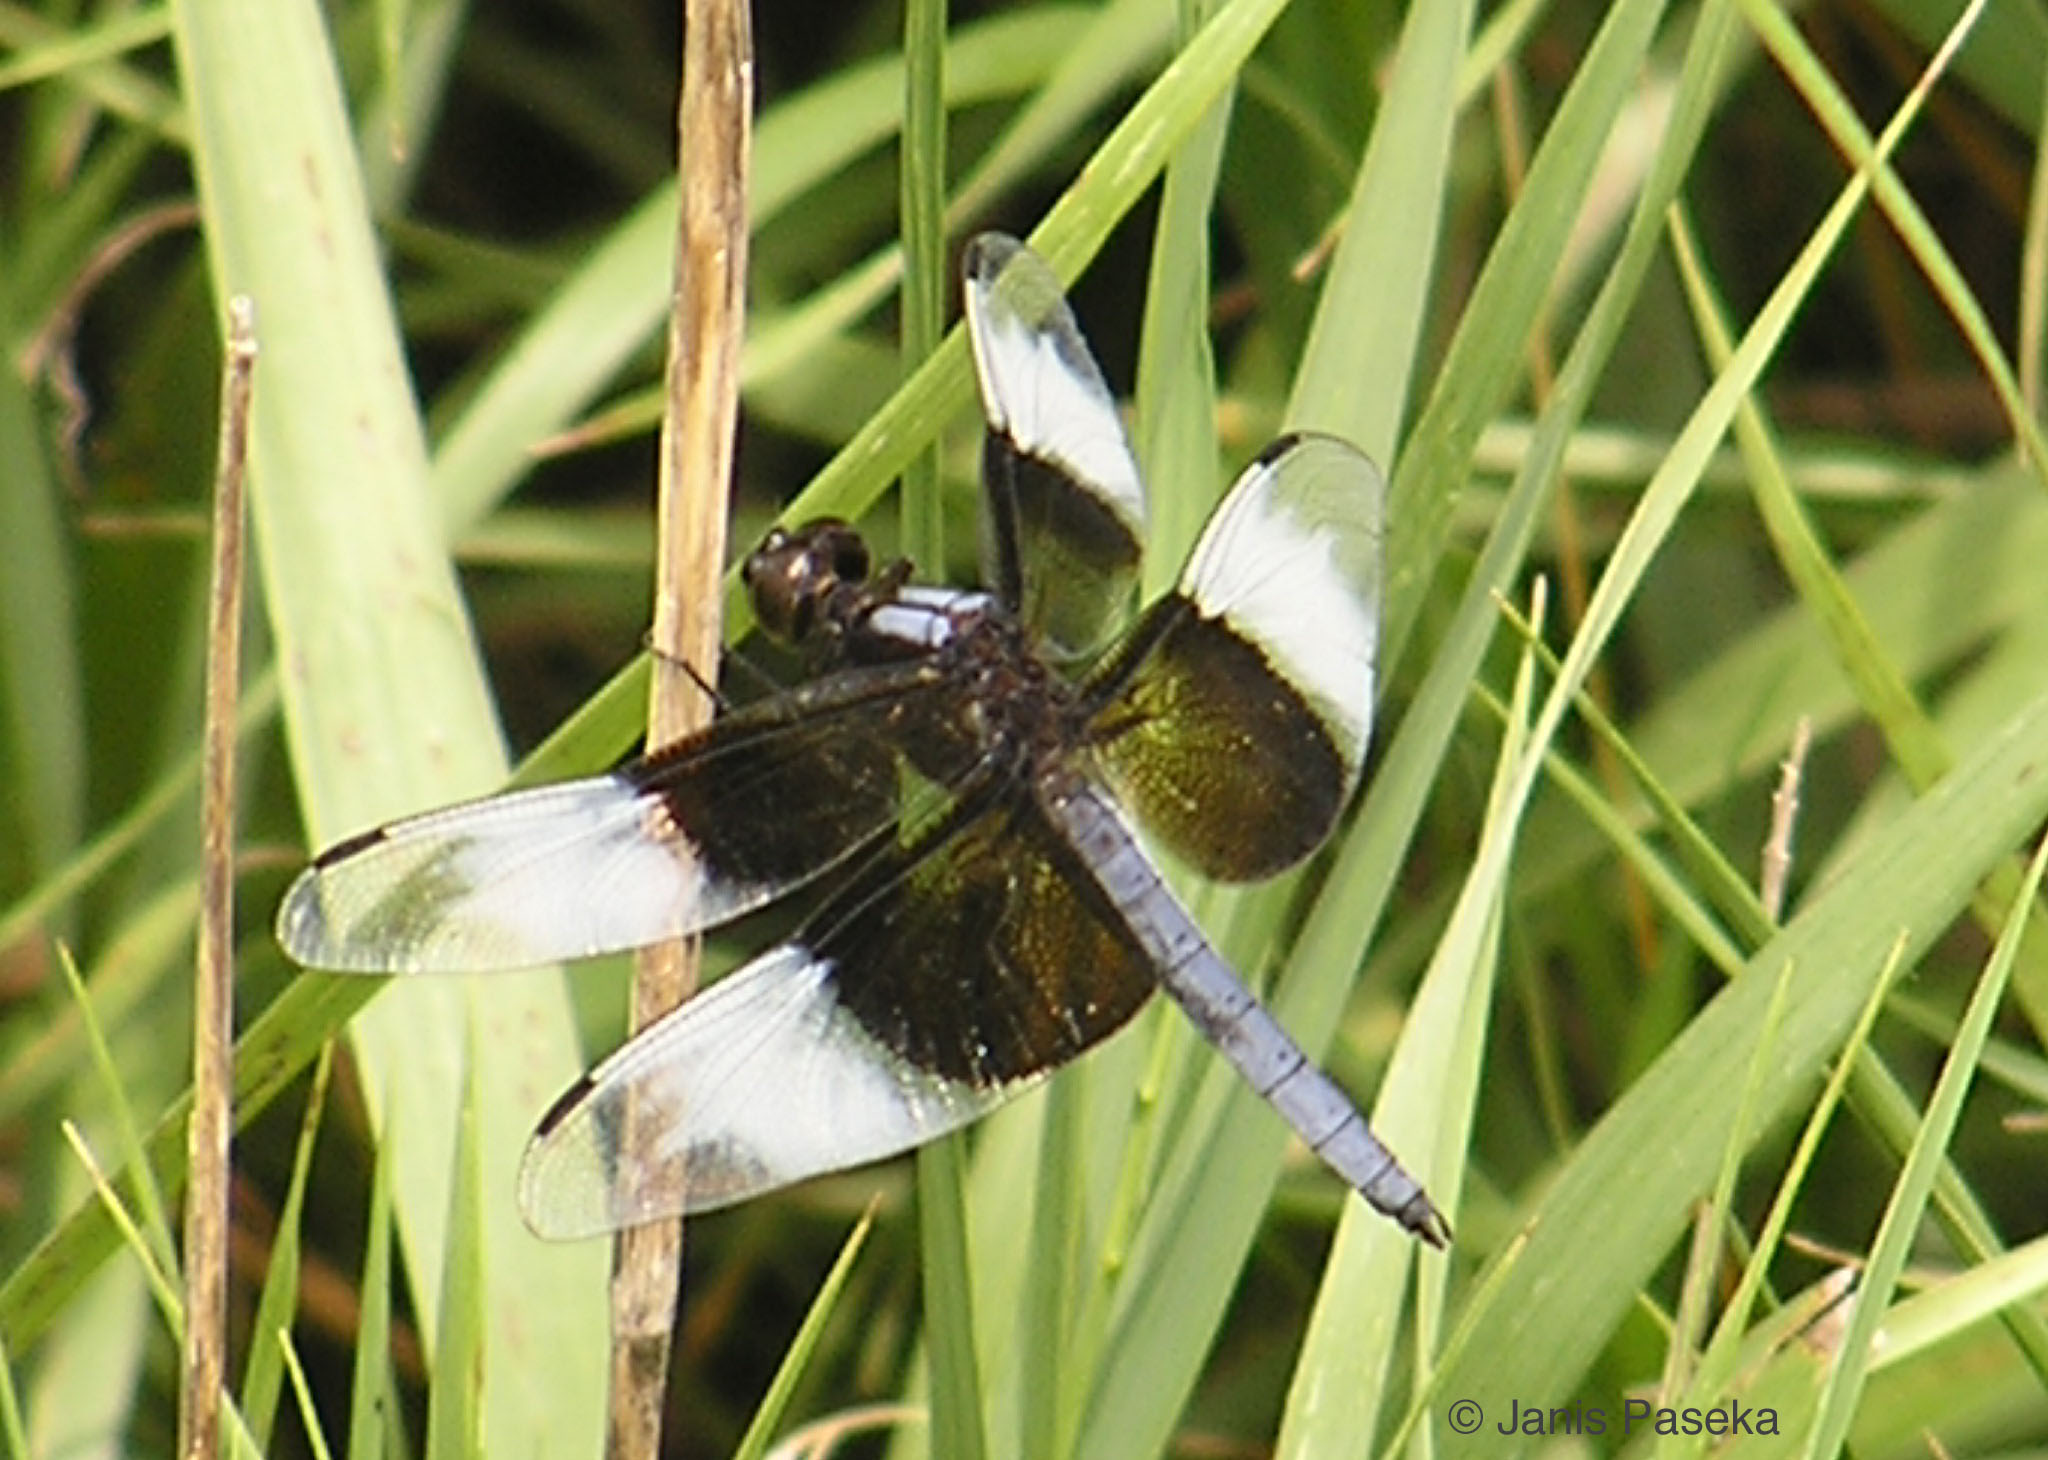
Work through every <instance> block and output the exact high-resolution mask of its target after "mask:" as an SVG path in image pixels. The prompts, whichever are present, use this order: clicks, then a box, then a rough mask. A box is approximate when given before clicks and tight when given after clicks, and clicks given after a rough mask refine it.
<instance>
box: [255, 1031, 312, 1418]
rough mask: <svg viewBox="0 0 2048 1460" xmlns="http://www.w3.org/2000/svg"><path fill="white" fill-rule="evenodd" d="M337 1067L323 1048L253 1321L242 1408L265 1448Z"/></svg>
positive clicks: (295, 1302) (279, 1387)
mask: <svg viewBox="0 0 2048 1460" xmlns="http://www.w3.org/2000/svg"><path fill="white" fill-rule="evenodd" d="M332 1068H333V1058H332V1055H331V1053H329V1052H323V1053H322V1054H321V1056H320V1060H319V1062H318V1063H317V1064H315V1065H314V1066H313V1078H312V1081H311V1083H310V1085H309V1086H308V1089H307V1092H306V1113H305V1116H304V1118H303V1119H302V1120H301V1121H300V1123H299V1140H298V1145H297V1147H296V1148H295V1149H294V1151H293V1153H292V1174H291V1184H290V1185H289V1186H287V1187H286V1188H285V1198H284V1206H283V1207H282V1208H280V1209H279V1211H278V1214H277V1230H276V1234H275V1235H274V1236H273V1238H272V1239H271V1248H270V1262H269V1266H268V1269H267V1270H266V1271H265V1273H264V1274H263V1291H262V1293H261V1295H260V1296H259V1297H258V1298H257V1300H256V1316H255V1318H254V1319H253V1320H252V1321H251V1322H250V1325H249V1326H250V1338H249V1357H248V1361H247V1364H246V1366H245V1368H244V1370H243V1376H242V1403H241V1408H242V1416H243V1418H244V1420H246V1421H247V1423H248V1425H249V1431H250V1433H251V1435H252V1436H254V1438H255V1441H256V1448H257V1449H258V1450H259V1451H262V1452H265V1453H268V1452H269V1449H270V1427H271V1423H272V1421H273V1420H274V1419H275V1418H276V1416H277V1401H278V1396H279V1394H280V1393H281V1392H282V1387H283V1381H284V1371H283V1365H284V1354H283V1351H282V1349H281V1348H280V1347H279V1342H278V1340H279V1336H280V1335H282V1334H284V1333H285V1332H287V1331H288V1330H289V1329H290V1327H291V1322H292V1315H293V1313H294V1312H296V1311H297V1309H298V1304H299V1255H300V1243H299V1237H300V1223H301V1222H302V1221H303V1219H304V1216H305V1208H306V1178H307V1174H308V1173H309V1172H310V1171H311V1170H312V1167H313V1141H314V1137H315V1136H316V1135H317V1134H318V1132H319V1129H320V1115H321V1111H322V1109H323V1107H324V1106H325V1105H326V1103H327V1076H328V1072H329V1070H331V1069H332Z"/></svg>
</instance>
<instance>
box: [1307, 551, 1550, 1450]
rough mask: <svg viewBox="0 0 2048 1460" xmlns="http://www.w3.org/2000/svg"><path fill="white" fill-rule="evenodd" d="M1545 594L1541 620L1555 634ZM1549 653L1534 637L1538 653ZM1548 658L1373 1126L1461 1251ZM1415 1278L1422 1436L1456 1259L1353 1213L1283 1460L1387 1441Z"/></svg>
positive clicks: (1523, 701)
mask: <svg viewBox="0 0 2048 1460" xmlns="http://www.w3.org/2000/svg"><path fill="white" fill-rule="evenodd" d="M1542 612H1543V610H1542V597H1541V585H1540V584H1539V587H1538V600H1537V603H1536V604H1535V605H1534V607H1533V609H1532V614H1531V617H1532V618H1533V619H1535V620H1536V622H1537V623H1539V624H1540V623H1541V621H1542ZM1534 642H1535V640H1534V637H1533V636H1532V639H1531V643H1532V644H1533V643H1534ZM1535 666H1536V656H1535V654H1534V653H1533V652H1532V651H1531V648H1530V647H1529V646H1527V645H1525V647H1524V649H1523V652H1522V654H1521V656H1520V658H1519V659H1518V660H1517V663H1516V669H1515V679H1514V690H1513V697H1512V699H1511V701H1510V703H1509V705H1508V706H1507V709H1506V713H1505V716H1504V726H1505V729H1504V733H1503V735H1502V737H1501V744H1500V750H1499V753H1498V755H1497V756H1496V759H1495V764H1494V773H1493V780H1492V783H1491V786H1490V788H1489V793H1488V798H1487V808H1486V816H1485V820H1484V822H1483V823H1482V825H1481V828H1480V847H1479V851H1478V852H1477V853H1476V854H1475V856H1474V857H1473V862H1472V869H1471V871H1470V873H1469V874H1468V875H1467V877H1466V879H1465V881H1464V884H1463V885H1462V886H1461V887H1460V889H1459V892H1458V899H1457V905H1456V907H1455V908H1454V910H1453V911H1452V914H1451V919H1450V923H1449V925H1448V926H1447V927H1446V928H1445V929H1444V933H1443V937H1442V938H1441V939H1440V940H1439V942H1438V944H1437V948H1436V951H1435V953H1434V955H1433V956H1432V957H1431V959H1430V962H1429V968H1428V970H1427V971H1426V972H1425V973H1424V975H1423V978H1422V983H1421V985H1420V986H1419V987H1418V988H1417V989H1416V992H1415V997H1414V999H1413V1000H1412V1001H1411V1002H1410V1004H1409V1009H1408V1020H1407V1023H1406V1025H1405V1026H1404V1028H1403V1031H1402V1036H1401V1042H1400V1045H1399V1046H1398V1048H1397V1049H1396V1050H1395V1053H1394V1058H1393V1060H1392V1061H1391V1062H1390V1063H1389V1065H1388V1067H1387V1074H1386V1078H1385V1079H1384V1080H1383V1081H1381V1084H1380V1093H1379V1099H1378V1101H1377V1103H1376V1105H1375V1108H1374V1112H1373V1125H1374V1128H1375V1130H1376V1131H1377V1132H1378V1134H1379V1136H1380V1139H1381V1140H1383V1141H1385V1142H1387V1143H1388V1144H1389V1148H1390V1149H1392V1150H1394V1151H1396V1152H1405V1153H1406V1156H1407V1160H1408V1161H1409V1162H1410V1163H1411V1164H1410V1166H1409V1170H1410V1172H1411V1173H1412V1174H1413V1175H1414V1176H1415V1177H1416V1179H1417V1180H1419V1181H1421V1182H1422V1184H1423V1186H1424V1188H1425V1189H1426V1190H1427V1191H1428V1192H1429V1193H1430V1196H1431V1199H1432V1200H1434V1201H1435V1202H1436V1204H1437V1207H1438V1209H1439V1210H1441V1211H1442V1212H1444V1213H1445V1214H1446V1216H1447V1217H1449V1219H1450V1221H1451V1226H1452V1230H1453V1234H1454V1235H1453V1238H1452V1242H1453V1245H1454V1247H1455V1245H1456V1241H1457V1239H1456V1236H1455V1232H1456V1229H1457V1224H1458V1220H1459V1218H1458V1212H1459V1198H1460V1196H1461V1194H1462V1192H1463V1190H1464V1186H1465V1180H1464V1175H1463V1173H1464V1169H1465V1164H1466V1155H1467V1152H1468V1150H1469V1149H1470V1145H1471V1139H1472V1120H1473V1115H1474V1111H1475V1109H1476V1107H1477V1103H1478V1088H1479V1069H1480V1058H1481V1056H1482V1054H1483V1053H1484V1052H1485V1048H1486V1042H1487V1029H1488V1027H1489V1024H1490V1016H1491V1011H1492V1007H1493V998H1494V984H1495V980H1496V978H1497V977H1498V973H1499V964H1500V937H1501V921H1500V920H1501V911H1502V907H1503V905H1504V901H1505V898H1506V893H1507V875H1508V870H1509V867H1510V865H1511V860H1510V855H1509V853H1510V851H1511V849H1512V848H1513V846H1514V843H1515V839H1516V836H1517V833H1518V830H1519V823H1520V817H1521V812H1522V803H1521V802H1519V801H1517V800H1515V799H1513V798H1512V796H1511V791H1512V779H1513V778H1512V772H1513V770H1514V768H1515V767H1516V766H1518V765H1519V764H1520V762H1521V758H1522V756H1523V754H1524V751H1525V748H1526V736H1527V733H1528V726H1529V709H1530V705H1531V702H1532V699H1533V695H1534V683H1535ZM1411 1267H1412V1268H1413V1274H1412V1276H1413V1280H1414V1293H1415V1301H1414V1304H1413V1311H1414V1314H1415V1321H1414V1326H1413V1329H1412V1334H1413V1339H1412V1341H1413V1347H1414V1364H1413V1368H1414V1372H1415V1374H1416V1387H1415V1391H1414V1392H1411V1394H1410V1395H1409V1405H1408V1408H1409V1410H1410V1413H1409V1415H1408V1416H1407V1417H1406V1418H1405V1419H1404V1421H1403V1427H1404V1428H1405V1427H1407V1426H1408V1425H1412V1424H1413V1423H1415V1422H1416V1420H1415V1415H1414V1411H1416V1410H1418V1409H1419V1408H1420V1407H1421V1406H1422V1405H1423V1403H1424V1402H1425V1401H1424V1397H1423V1393H1424V1390H1425V1386H1426V1381H1427V1379H1428V1376H1429V1374H1430V1372H1431V1370H1432V1368H1433V1367H1434V1365H1435V1362H1436V1346H1437V1344H1438V1343H1439V1342H1440V1341H1441V1338H1442V1333H1443V1328H1444V1313H1445V1305H1446V1297H1447V1289H1448V1284H1449V1276H1450V1274H1449V1269H1448V1264H1447V1261H1446V1260H1445V1259H1442V1258H1438V1257H1434V1256H1431V1255H1425V1254H1422V1253H1421V1251H1420V1249H1419V1248H1418V1247H1417V1246H1416V1245H1415V1243H1414V1242H1413V1240H1412V1239H1411V1238H1410V1237H1409V1236H1408V1234H1407V1233H1405V1232H1402V1231H1400V1230H1399V1229H1397V1228H1395V1227H1394V1226H1393V1225H1392V1224H1391V1223H1389V1222H1387V1221H1385V1220H1383V1219H1381V1218H1380V1217H1379V1214H1378V1213H1376V1212H1372V1211H1370V1210H1368V1209H1366V1208H1364V1207H1362V1206H1361V1205H1359V1204H1358V1203H1355V1202H1347V1203H1346V1204H1345V1210H1344V1217H1343V1220H1342V1221H1341V1222H1340V1223H1339V1224H1338V1228H1337V1238H1336V1241H1335V1243H1334V1244H1333V1245H1332V1247H1331V1250H1330V1256H1329V1259H1328V1261H1327V1262H1326V1263H1325V1264H1324V1268H1323V1276H1322V1282H1321V1285H1320V1287H1319V1288H1318V1291H1317V1294H1316V1304H1315V1307H1314V1308H1313V1310H1311V1312H1310V1315H1309V1329H1308V1335H1307V1337H1306V1339H1305V1340H1304V1341H1303V1344H1302V1351H1301V1354H1300V1357H1299V1359H1298V1360H1297V1363H1296V1366H1295V1372H1294V1377H1293V1380H1292V1382H1291V1383H1290V1384H1289V1386H1288V1402H1287V1410H1286V1413H1285V1416H1284V1419H1283V1424H1282V1428H1281V1431H1280V1442H1279V1445H1278V1447H1277V1451H1278V1453H1279V1454H1280V1455H1281V1456H1282V1457H1285V1460H1294V1457H1308V1456H1314V1455H1319V1454H1326V1453H1329V1451H1330V1450H1331V1449H1332V1448H1333V1447H1336V1446H1341V1445H1342V1444H1343V1443H1344V1442H1345V1440H1346V1438H1347V1437H1349V1436H1356V1435H1370V1434H1375V1433H1377V1432H1378V1428H1379V1424H1380V1418H1381V1414H1382V1412H1383V1408H1384V1405H1385V1400H1386V1398H1387V1390H1388V1385H1389V1376H1390V1374H1391V1373H1392V1371H1393V1367H1394V1363H1395V1360H1396V1358H1397V1357H1398V1356H1399V1351H1400V1343H1401V1338H1402V1325H1401V1317H1402V1314H1403V1312H1404V1311H1406V1309H1407V1306H1408V1305H1405V1304H1403V1303H1402V1302H1401V1301H1400V1299H1399V1295H1400V1294H1402V1293H1404V1292H1405V1291H1406V1290H1407V1289H1408V1286H1409V1280H1410V1276H1411V1271H1410V1269H1411Z"/></svg>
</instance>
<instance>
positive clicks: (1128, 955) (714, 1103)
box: [520, 805, 1154, 1237]
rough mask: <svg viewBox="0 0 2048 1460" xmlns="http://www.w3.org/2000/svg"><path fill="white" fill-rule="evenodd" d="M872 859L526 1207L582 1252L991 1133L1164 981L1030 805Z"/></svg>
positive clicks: (601, 1085)
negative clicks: (652, 1227)
mask: <svg viewBox="0 0 2048 1460" xmlns="http://www.w3.org/2000/svg"><path fill="white" fill-rule="evenodd" d="M964 820H965V823H966V824H965V825H962V826H958V828H957V829H955V827H954V826H953V825H951V824H948V825H946V826H942V827H940V828H937V829H935V831H934V833H933V834H932V835H931V836H930V837H928V838H926V839H924V842H925V844H923V845H911V846H905V847H896V846H892V847H891V848H890V849H888V850H887V851H886V852H884V853H882V854H879V855H878V856H876V857H875V858H873V859H872V860H871V861H870V862H869V863H868V864H867V865H866V866H864V867H863V868H862V869H861V870H860V871H859V872H858V873H857V874H856V875H855V876H854V877H853V878H851V879H850V880H849V882H848V883H847V885H845V886H844V887H843V888H842V889H841V890H840V891H839V892H838V893H837V894H836V895H835V896H834V897H833V898H832V899H831V901H830V902H829V903H828V904H827V905H826V906H825V907H824V908H823V909H821V910H820V912H819V914H818V916H817V917H816V918H814V919H813V920H812V922H811V924H810V925H809V927H807V929H806V930H805V931H804V932H803V933H801V934H799V935H798V936H797V937H796V938H794V939H792V940H791V941H789V942H787V943H784V944H782V945H780V946H778V947H776V948H773V949H771V950H769V951H768V952H767V953H765V954H763V955H762V956H761V957H759V958H757V959H755V960H754V961H753V962H752V963H750V964H748V965H747V966H746V967H745V968H742V969H741V970H740V971H739V972H737V973H735V974H733V975H732V976H731V977H730V978H728V979H726V980H725V981H723V982H722V983H719V984H717V985H716V986H714V987H713V988H712V989H710V990H709V991H708V992H706V993H704V994H701V995H699V996H698V997H697V998H695V999H693V1000H691V1001H690V1002H689V1003H687V1004H685V1005H684V1006H683V1007H682V1008H680V1009H678V1010H677V1011H676V1012H675V1013H673V1014H671V1015H669V1016H668V1017H667V1018H666V1019H664V1020H662V1021H661V1022H660V1023H658V1024H656V1025H654V1026H653V1027H652V1028H650V1029H648V1030H646V1031H645V1032H643V1033H642V1034H640V1035H639V1036H638V1037H636V1038H635V1039H633V1040H632V1041H631V1042H630V1043H628V1044H627V1045H626V1046H625V1047H624V1048H623V1049H621V1050H620V1051H619V1052H618V1053H616V1054H615V1055H613V1056H612V1057H611V1058H610V1059H608V1060H606V1061H605V1062H604V1063H603V1064H601V1065H599V1066H598V1067H597V1068H596V1069H595V1070H594V1071H592V1072H591V1074H590V1075H589V1076H587V1077H586V1078H585V1079H584V1080H583V1081H581V1082H580V1083H579V1084H578V1085H576V1086H575V1087H574V1088H573V1089H571V1090H570V1091H569V1093H568V1094H567V1095H565V1096H564V1097H563V1099H562V1100H561V1101H560V1102H559V1103H558V1104H557V1105H556V1107H555V1109H554V1111H553V1112H552V1113H551V1114H550V1115H549V1116H548V1118H547V1119H546V1120H545V1121H544V1122H543V1123H542V1125H541V1128H540V1131H539V1133H538V1134H537V1135H536V1136H535V1137H534V1141H533V1144H532V1146H531V1147H530V1148H529V1149H528V1151H527V1156H526V1162H525V1166H524V1168H523V1170H522V1172H521V1176H520V1201H521V1205H522V1207H523V1209H524V1211H525V1213H526V1218H527V1221H528V1222H529V1223H530V1224H531V1225H532V1226H533V1228H534V1230H536V1231H537V1232H540V1233H541V1234H542V1235H544V1236H550V1237H574V1236H586V1235H590V1234H593V1233H597V1232H603V1231H611V1230H615V1229H617V1228H620V1227H625V1226H632V1225H635V1224H637V1223H640V1222H646V1221H653V1220H657V1219H660V1218H664V1217H672V1216H675V1215H677V1214H679V1213H683V1212H696V1211H705V1210H708V1209H711V1208H715V1207H721V1206H726V1205H729V1204H731V1203H733V1202H738V1201H743V1200H745V1199H747V1198H749V1197H752V1196H756V1195H759V1194H760V1193H762V1192H765V1191H769V1190H773V1189H774V1188H776V1187H779V1186H784V1185H787V1184H788V1183H790V1182H794V1181H799V1180H802V1179H804V1178H805V1177H809V1176H815V1175H818V1174H820V1173H823V1172H827V1171H836V1170H839V1169H842V1168H844V1167H849V1166H857V1165H861V1164H864V1163H866V1162H869V1161H875V1160H879V1159H881V1158H882V1157H885V1156H891V1155H894V1154H896V1153H898V1152H901V1151H904V1150H907V1149H909V1148H910V1147H912V1146H916V1145H919V1144H921V1143H923V1142H924V1141H927V1140H930V1139H932V1138H933V1137H934V1136H937V1135H940V1134H943V1133H944V1132H946V1131H949V1130H953V1129H956V1128H958V1127H959V1126H962V1125H964V1124H966V1123H967V1122H969V1121H971V1120H974V1119H975V1118H977V1117H978V1116H980V1115H982V1114H984V1113H985V1112H987V1111H988V1110H990V1109H992V1108H994V1107H995V1106H997V1105H999V1104H1001V1103H1002V1102H1003V1101H1005V1100H1007V1099H1009V1098H1011V1097H1012V1096H1013V1095H1015V1094H1016V1093H1018V1092H1019V1091H1020V1090H1022V1089H1023V1088H1025V1087H1026V1086H1028V1085H1029V1084H1031V1083H1032V1082H1034V1081H1035V1080H1037V1079H1038V1078H1040V1077H1042V1076H1043V1075H1044V1074H1045V1073H1046V1072H1048V1071H1049V1070H1051V1069H1053V1068H1055V1067H1056V1066H1058V1065H1060V1064H1062V1063H1064V1062H1065V1061H1067V1060H1069V1059H1071V1058H1073V1057H1074V1056H1075V1055H1076V1054H1078V1053H1080V1052H1081V1051H1082V1050H1084V1049H1086V1048H1088V1047H1089V1046H1090V1045H1092V1044H1094V1043H1096V1042H1097V1041H1098V1040H1100V1039H1102V1038H1104V1037H1106V1036H1107V1035H1108V1034H1109V1033H1111V1032H1112V1031H1113V1030H1115V1029H1116V1028H1118V1027H1119V1026H1120V1025H1122V1024H1123V1023H1124V1022H1125V1021H1126V1020H1127V1019H1129V1018H1130V1016H1131V1015H1132V1014H1133V1013H1135V1012H1136V1011H1137V1009H1138V1007H1139V1006H1140V1005H1141V1004H1143V1003H1144V1001H1145V999H1146V998H1147V997H1148V996H1149V995H1150V994H1151V991H1152V989H1153V987H1154V980H1153V973H1152V970H1151V966H1150V964H1149V963H1148V962H1147V961H1146V959H1145V958H1144V956H1143V955H1142V953H1140V952H1139V950H1138V949H1137V947H1136V946H1135V944H1134V943H1133V942H1132V940H1131V935H1130V933H1129V930H1128V929H1127V928H1126V927H1125V925H1124V924H1123V922H1122V921H1121V919H1119V918H1118V917H1117V916H1116V914H1115V913H1114V912H1113V911H1112V910H1110V909H1109V908H1108V906H1107V904H1106V903H1105V902H1104V901H1103V900H1102V897H1101V894H1100V892H1099V890H1097V889H1096V885H1095V883H1094V882H1093V880H1092V879H1075V878H1072V877H1070V876H1068V875H1067V867H1066V863H1065V861H1064V858H1065V857H1066V856H1070V855H1071V852H1070V851H1067V850H1065V849H1064V848H1063V846H1062V844H1061V843H1059V842H1058V840H1057V838H1055V837H1054V835H1053V833H1052V832H1051V831H1050V830H1049V829H1048V828H1046V827H1045V826H1044V824H1043V823H1042V822H1041V821H1039V820H1038V817H1037V813H1036V811H1035V810H1032V809H1030V808H1028V807H1026V806H1023V805H1018V806H1009V805H1005V806H1003V807H1001V808H998V809H991V810H987V811H984V812H982V813H981V814H979V815H976V816H972V817H968V818H964Z"/></svg>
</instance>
